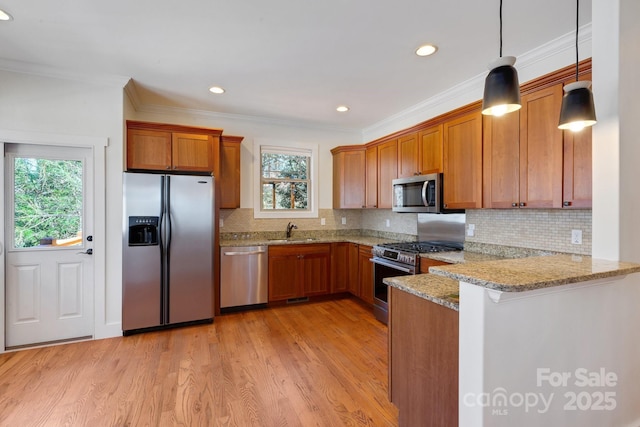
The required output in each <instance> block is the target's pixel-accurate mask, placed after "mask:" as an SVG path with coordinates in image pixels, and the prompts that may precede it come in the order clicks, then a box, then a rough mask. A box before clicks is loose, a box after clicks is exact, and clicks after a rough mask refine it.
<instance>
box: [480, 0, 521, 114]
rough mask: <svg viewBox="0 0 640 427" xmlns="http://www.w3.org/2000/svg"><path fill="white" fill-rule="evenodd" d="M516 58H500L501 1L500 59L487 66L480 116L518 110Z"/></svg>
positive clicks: (518, 87) (518, 84) (518, 94)
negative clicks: (487, 72) (488, 70)
mask: <svg viewBox="0 0 640 427" xmlns="http://www.w3.org/2000/svg"><path fill="white" fill-rule="evenodd" d="M515 63H516V58H515V57H513V56H504V57H503V56H502V0H500V58H498V59H496V60H495V61H493V62H492V63H491V64H489V69H490V70H491V71H490V72H489V74H488V75H487V78H486V79H485V81H484V97H483V98H482V114H485V115H488V116H502V115H504V114H506V113H511V112H513V111H517V110H519V109H520V107H521V105H520V83H519V82H518V72H517V71H516V69H515V68H514V67H513V64H515Z"/></svg>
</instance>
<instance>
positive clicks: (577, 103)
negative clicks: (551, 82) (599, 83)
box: [558, 80, 596, 132]
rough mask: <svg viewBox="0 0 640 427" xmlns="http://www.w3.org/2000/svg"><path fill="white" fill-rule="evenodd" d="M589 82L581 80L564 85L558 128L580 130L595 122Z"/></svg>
mask: <svg viewBox="0 0 640 427" xmlns="http://www.w3.org/2000/svg"><path fill="white" fill-rule="evenodd" d="M589 86H591V82H590V81H588V80H582V81H578V82H573V83H569V84H568V85H566V86H565V87H564V92H565V93H564V96H563V97H562V107H561V108H560V124H559V125H558V127H559V128H560V129H569V130H572V131H574V132H577V131H580V130H582V129H584V128H585V127H587V126H593V125H595V124H596V108H595V105H594V103H593V93H592V92H591V89H589Z"/></svg>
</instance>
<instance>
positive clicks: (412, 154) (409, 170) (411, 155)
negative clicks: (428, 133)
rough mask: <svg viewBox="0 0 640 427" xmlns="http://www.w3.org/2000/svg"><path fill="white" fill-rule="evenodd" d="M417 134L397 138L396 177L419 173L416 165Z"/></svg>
mask: <svg viewBox="0 0 640 427" xmlns="http://www.w3.org/2000/svg"><path fill="white" fill-rule="evenodd" d="M418 151H419V149H418V134H417V133H412V134H411V135H407V136H403V137H401V138H398V177H399V178H406V177H410V176H414V175H419V174H420V167H419V166H418V160H419V159H418Z"/></svg>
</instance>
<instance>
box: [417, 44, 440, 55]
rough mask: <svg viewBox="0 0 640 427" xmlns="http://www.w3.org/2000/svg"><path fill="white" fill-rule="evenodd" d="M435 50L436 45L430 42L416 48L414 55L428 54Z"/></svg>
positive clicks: (436, 48)
mask: <svg viewBox="0 0 640 427" xmlns="http://www.w3.org/2000/svg"><path fill="white" fill-rule="evenodd" d="M436 50H438V47H437V46H434V45H432V44H425V45H423V46H420V47H419V48H418V49H416V55H418V56H429V55H433V54H434V53H436Z"/></svg>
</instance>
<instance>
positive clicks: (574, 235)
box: [571, 230, 582, 245]
mask: <svg viewBox="0 0 640 427" xmlns="http://www.w3.org/2000/svg"><path fill="white" fill-rule="evenodd" d="M571 243H572V244H574V245H581V244H582V230H571Z"/></svg>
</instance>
